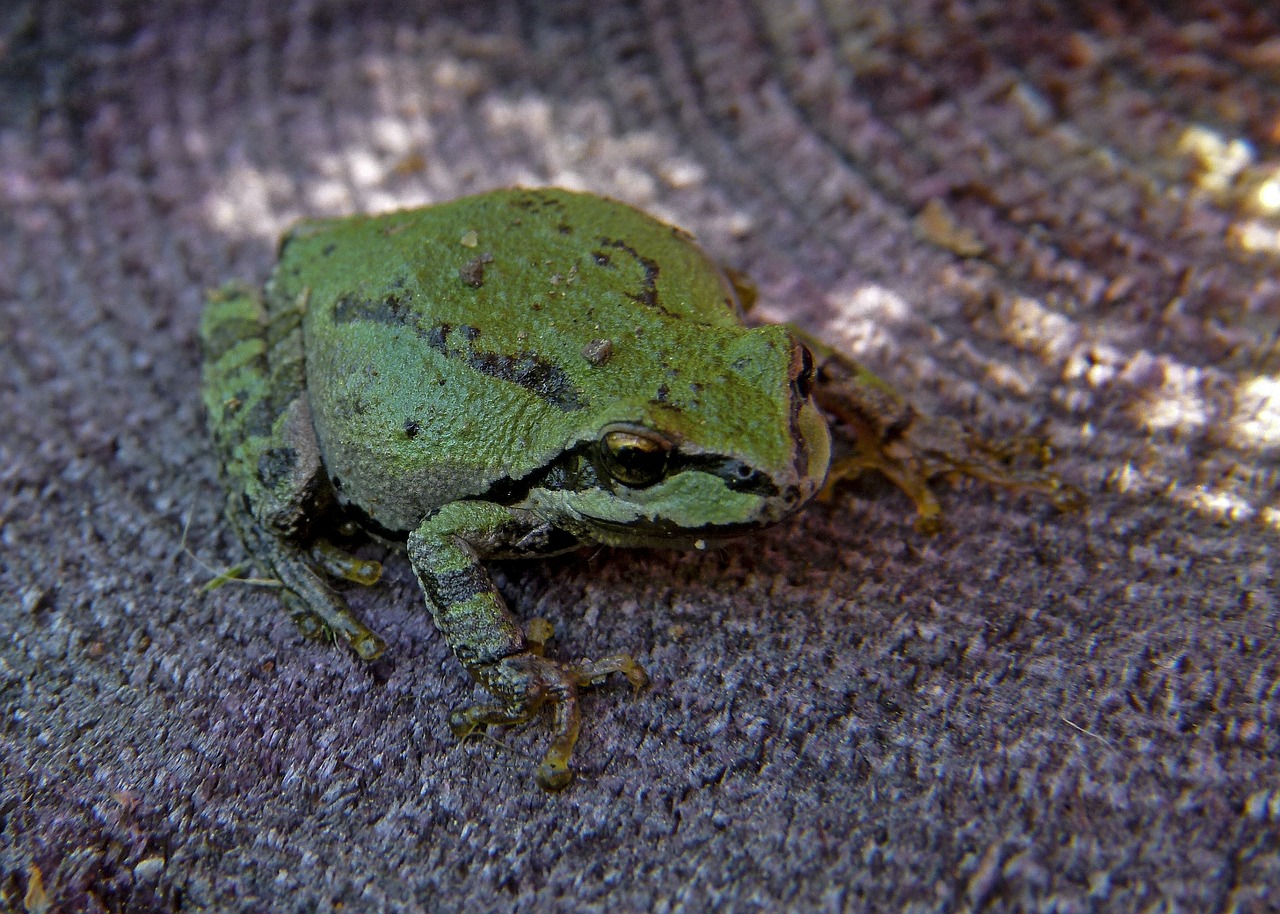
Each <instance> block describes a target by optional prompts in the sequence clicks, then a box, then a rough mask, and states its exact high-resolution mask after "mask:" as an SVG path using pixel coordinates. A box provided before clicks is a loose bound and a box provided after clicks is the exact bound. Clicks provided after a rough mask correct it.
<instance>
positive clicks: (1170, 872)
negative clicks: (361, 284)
mask: <svg viewBox="0 0 1280 914" xmlns="http://www.w3.org/2000/svg"><path fill="white" fill-rule="evenodd" d="M99 6H100V7H101V11H99V12H94V13H88V12H85V11H86V10H88V9H90V8H95V9H96V8H98V7H99ZM410 6H412V5H411V4H396V3H389V2H384V3H369V2H350V3H346V4H344V3H340V2H337V0H335V2H328V3H325V2H306V0H298V2H292V3H276V2H267V0H261V2H259V0H240V2H226V3H216V4H215V3H199V2H194V0H192V2H186V3H173V4H130V3H125V2H122V0H118V2H115V3H110V2H107V3H103V4H83V3H74V2H58V0H48V2H28V3H15V2H13V0H11V2H9V3H6V4H4V5H3V6H2V7H0V347H2V348H0V430H2V431H0V523H3V532H2V534H0V539H2V541H3V547H2V548H3V551H2V552H0V620H2V623H3V631H4V634H5V637H4V639H3V643H0V702H2V703H3V704H2V705H0V710H2V711H3V714H2V715H0V778H2V784H0V899H2V900H0V907H3V908H4V909H6V910H17V911H22V910H24V909H25V910H28V911H39V910H55V911H97V910H111V911H115V910H128V911H151V910H186V911H197V910H215V909H216V910H233V911H329V910H337V909H338V908H339V907H341V908H342V909H344V910H347V911H355V910H360V911H364V910H431V911H434V910H455V909H456V910H464V909H465V910H470V911H484V910H502V909H515V910H522V911H523V910H527V911H533V910H550V909H551V903H552V902H554V903H555V904H556V906H557V907H556V909H557V910H564V911H601V912H604V911H625V910H652V911H704V910H735V911H755V910H760V911H766V910H778V909H780V908H791V909H794V910H823V911H839V910H849V911H859V910H884V911H901V910H909V911H933V910H938V911H955V910H964V909H975V910H976V909H983V910H991V911H1008V910H1015V909H1018V910H1043V911H1049V910H1054V911H1094V910H1099V911H1101V910H1108V911H1240V912H1251V911H1262V910H1276V909H1277V908H1278V907H1280V888H1278V887H1280V848H1278V845H1280V841H1278V840H1277V833H1278V832H1280V763H1278V762H1277V750H1278V748H1280V652H1278V650H1277V605H1276V599H1275V596H1274V593H1273V591H1274V588H1273V578H1274V576H1275V572H1276V558H1275V556H1274V543H1275V540H1276V534H1277V526H1280V500H1278V497H1277V491H1278V485H1277V478H1276V472H1275V459H1276V455H1277V452H1278V450H1280V380H1277V372H1278V371H1280V359H1278V358H1277V357H1276V355H1275V352H1274V346H1273V343H1274V341H1275V338H1276V331H1277V327H1278V326H1280V283H1278V282H1277V278H1276V277H1277V273H1278V271H1280V234H1278V232H1280V218H1278V216H1280V199H1277V198H1280V178H1274V180H1275V181H1276V182H1278V183H1274V184H1268V183H1267V182H1268V180H1269V176H1274V175H1275V174H1276V168H1277V162H1278V159H1280V108H1278V107H1277V104H1276V99H1277V97H1280V11H1276V9H1275V8H1274V7H1273V6H1267V5H1263V4H1256V5H1255V6H1257V8H1258V9H1259V10H1262V12H1253V13H1250V12H1248V9H1249V7H1250V5H1249V4H1246V3H1244V2H1239V0H1237V2H1226V3H1203V4H1197V3H1181V4H1169V5H1167V7H1161V6H1154V5H1150V4H1148V3H1144V2H1143V0H1137V2H1133V3H1128V4H1123V5H1122V7H1123V9H1124V10H1125V12H1105V13H1104V12H1082V11H1081V8H1080V6H1079V4H1075V3H1070V2H1067V0H1057V2H1054V0H1050V2H1033V0H1012V2H1009V0H955V2H950V3H939V2H929V0H899V2H885V3H883V4H879V3H857V4H853V3H843V2H836V0H829V2H823V0H795V2H790V3H789V2H777V3H766V2H764V0H756V2H750V0H740V2H730V0H726V2H723V3H718V4H713V3H696V4H695V3H679V2H675V0H648V2H642V3H635V4H623V3H610V2H605V0H596V2H582V3H579V2H575V0H563V2H555V3H533V2H529V3H525V4H521V3H518V2H510V3H467V4H457V5H450V6H448V7H445V6H437V5H434V4H421V5H418V6H417V8H416V9H408V8H409V7H410ZM152 7H154V9H152ZM1110 7H1111V5H1110V4H1098V8H1099V10H1102V9H1110ZM1200 7H1202V8H1203V9H1202V10H1201V12H1202V13H1203V15H1197V12H1196V10H1197V9H1198V8H1200ZM850 9H856V10H858V12H850ZM157 10H163V11H157ZM513 183H559V184H565V185H569V186H574V187H585V188H590V189H592V190H596V191H599V192H603V193H608V194H611V195H614V196H617V197H621V198H624V199H626V200H629V201H632V202H635V203H637V204H640V205H642V206H644V207H646V208H649V209H651V210H653V211H655V212H657V213H658V214H660V215H663V216H665V217H667V218H669V219H672V220H674V221H677V222H679V223H680V224H682V225H684V226H686V227H688V228H690V229H691V230H693V231H695V232H697V233H698V235H699V236H700V238H701V239H702V240H703V242H704V243H705V244H706V246H707V247H708V248H709V249H711V250H712V251H713V252H715V253H716V255H717V256H719V257H721V258H722V259H724V260H725V261H727V262H729V263H732V264H734V265H737V266H740V267H743V268H745V269H748V270H750V271H751V272H752V273H753V274H754V275H755V276H756V277H757V279H758V280H759V282H760V285H761V287H762V291H763V297H764V303H765V305H766V310H767V313H768V314H770V315H771V316H774V317H786V318H790V319H795V320H799V321H800V322H802V323H805V324H807V325H808V326H809V327H811V328H813V329H815V330H819V331H821V332H823V333H825V334H826V335H828V336H830V337H832V338H834V339H837V340H841V341H843V342H844V344H845V345H846V346H848V347H849V348H851V349H852V350H853V351H855V352H856V353H857V354H858V355H859V356H860V357H862V358H863V359H865V360H866V361H867V362H868V363H870V364H871V365H873V366H875V367H876V368H877V369H879V370H880V371H881V372H882V373H884V374H885V375H886V376H887V377H889V378H891V379H892V380H893V381H894V382H895V383H896V384H897V385H898V386H899V387H900V388H901V389H903V390H904V391H906V392H908V393H909V394H910V395H911V396H913V397H914V398H915V399H917V400H918V401H920V402H922V403H924V404H927V405H928V406H929V407H930V408H932V409H935V410H940V411H945V412H948V413H951V414H955V415H959V416H964V417H969V418H972V419H973V421H975V422H976V423H977V424H978V425H979V426H980V427H982V428H984V429H985V430H986V431H988V432H995V433H999V432H1010V431H1014V430H1018V429H1038V430H1039V431H1041V432H1044V433H1047V434H1050V435H1051V436H1052V437H1053V438H1054V439H1055V440H1056V442H1057V443H1058V445H1059V448H1060V457H1061V459H1060V466H1061V469H1062V472H1063V473H1064V475H1066V476H1068V477H1069V478H1071V479H1073V480H1074V481H1076V482H1077V483H1078V484H1080V485H1081V486H1082V487H1083V488H1085V489H1086V490H1087V491H1088V492H1089V493H1090V497H1091V504H1090V507H1089V509H1088V510H1087V512H1085V513H1083V514H1081V515H1077V516H1058V515H1056V514H1055V513H1054V512H1053V511H1052V510H1051V509H1050V508H1049V507H1048V506H1047V505H1045V504H1043V503H1041V502H1037V501H1035V500H1032V499H1024V498H1020V497H1016V496H1009V495H1003V494H998V493H997V494H993V493H991V492H989V491H987V490H984V489H981V488H979V487H974V486H961V487H959V488H957V489H953V490H950V491H949V492H947V494H946V503H947V505H948V507H949V509H950V518H951V521H952V526H951V529H950V530H949V531H948V532H946V533H944V534H942V535H940V536H937V537H934V538H927V537H923V536H921V535H919V534H917V533H915V532H913V530H912V529H911V526H910V523H909V518H908V515H907V509H906V505H905V502H904V500H903V499H902V498H901V497H900V496H898V495H897V494H895V493H893V492H890V491H887V490H882V489H876V488H874V487H873V488H866V487H864V488H861V489H858V490H855V491H854V492H851V493H850V494H849V496H848V499H847V501H846V502H845V503H843V504H838V505H830V506H816V507H814V508H812V509H811V510H809V511H808V512H806V514H805V515H804V516H802V517H801V518H800V519H798V520H796V521H795V522H793V523H789V524H787V525H785V526H783V527H781V528H779V529H777V530H774V531H771V532H769V533H767V534H765V535H762V536H759V537H756V538H755V539H753V540H750V541H746V542H743V543H741V544H737V545H734V546H731V547H729V548H726V549H723V550H717V551H712V552H708V553H705V554H692V555H681V554H664V553H646V552H638V553H624V552H608V551H604V552H600V553H598V554H589V555H579V556H570V557H566V558H563V559H558V560H555V561H549V562H542V563H530V564H526V565H513V566H508V567H507V568H505V569H503V570H502V572H501V584H502V587H503V590H504V592H505V593H506V595H507V596H508V598H509V599H510V600H511V601H512V602H513V603H514V604H517V605H518V606H519V607H520V610H521V612H522V614H524V615H526V616H528V615H534V614H538V615H543V616H546V617H548V618H550V619H551V620H553V621H554V622H555V623H556V625H557V630H558V632H559V635H560V646H559V649H560V650H561V651H562V652H563V653H564V654H566V655H590V654H599V653H603V652H605V651H608V650H612V649H625V650H629V651H633V652H635V653H636V655H637V656H639V657H640V658H641V659H642V660H643V661H644V662H645V663H646V664H647V665H648V667H649V669H650V671H651V672H652V673H653V675H654V678H655V680H656V688H654V689H653V690H652V691H650V692H649V693H647V694H644V695H642V696H640V697H638V698H632V697H631V696H629V695H628V694H626V692H625V690H624V689H623V688H620V687H612V688H608V689H605V690H602V691H600V692H598V693H595V694H593V695H592V696H591V697H590V698H589V699H588V700H587V713H588V716H589V727H588V730H587V732H586V735H585V737H584V739H583V742H582V745H581V749H580V752H579V755H578V765H579V768H580V772H581V777H580V779H579V781H578V783H577V784H576V786H575V787H574V788H573V789H572V790H570V791H569V792H567V793H566V794H564V795H561V796H556V797H548V796H545V795H543V794H541V793H540V792H539V791H537V790H536V788H534V787H533V785H532V783H531V781H530V777H529V775H530V770H531V765H532V762H533V759H534V758H536V755H537V753H538V752H539V751H540V748H541V746H542V738H543V737H544V736H545V729H539V728H536V727H535V728H531V729H527V730H525V731H520V732H517V733H509V734H502V735H501V736H500V737H499V739H501V742H497V741H487V742H486V741H480V742H474V743H468V744H466V745H462V746H459V745H457V744H455V743H454V741H453V740H452V739H451V738H450V737H449V735H448V732H447V729H446V727H445V725H444V715H445V711H446V709H448V708H450V707H452V706H454V705H457V704H461V703H465V702H467V701H469V700H471V699H473V698H475V697H476V695H475V692H474V689H473V687H472V686H471V685H470V684H469V682H468V681H467V680H466V678H465V676H464V675H463V674H462V673H461V671H460V670H459V669H458V667H457V666H456V665H455V664H454V662H453V661H452V659H451V658H450V656H449V654H448V651H447V650H446V649H445V647H444V646H443V644H442V643H441V642H440V640H439V639H438V638H437V637H435V636H434V634H433V633H432V631H431V629H430V625H429V621H428V619H427V618H426V614H425V613H424V612H423V611H422V608H421V601H420V597H419V596H418V595H417V594H416V592H415V586H414V584H413V581H412V575H411V574H410V572H409V571H408V568H407V566H406V565H405V564H404V563H403V561H401V560H392V561H391V563H390V565H389V568H388V582H387V584H386V586H384V587H381V588H380V589H378V590H377V591H373V592H364V593H360V594H357V595H356V596H355V597H354V598H353V599H354V601H355V602H356V604H357V606H358V607H359V608H360V609H361V610H362V612H363V613H364V614H365V617H366V618H367V619H369V620H371V621H372V622H373V623H374V624H375V626H376V627H377V628H378V629H379V630H380V631H381V632H382V633H383V634H384V635H386V636H387V638H388V640H389V642H390V645H391V646H390V650H389V652H388V659H387V660H386V661H385V662H382V663H380V664H378V665H376V666H374V667H372V668H370V667H365V666H362V665H361V664H360V663H358V662H357V661H356V660H354V659H353V658H352V657H351V656H350V655H348V654H347V653H344V652H343V651H341V650H338V649H327V648H325V647H322V646H317V645H314V644H311V643H308V642H304V641H302V640H301V638H300V637H299V635H298V634H297V632H296V631H295V630H294V629H293V628H292V627H291V625H290V624H289V623H288V621H287V620H286V619H285V618H284V616H283V614H281V613H280V612H279V611H278V610H277V609H276V608H275V601H274V598H273V597H272V596H271V595H270V594H269V593H267V592H265V591H261V590H253V589H249V588H236V587H226V588H223V589H222V590H219V591H216V592H214V593H212V594H202V593H201V592H200V589H199V588H200V586H201V584H203V583H204V582H205V581H206V580H208V578H209V576H210V575H209V572H207V571H206V570H204V568H202V567H201V566H200V565H199V564H198V563H197V562H196V561H193V560H192V559H191V558H190V557H188V556H187V555H185V554H183V552H182V536H183V529H184V525H185V524H186V523H187V521H188V519H189V520H190V531H189V535H188V540H187V542H188V545H189V547H190V549H191V551H192V552H193V553H194V554H195V555H196V556H198V557H199V560H200V561H201V562H203V563H206V564H207V565H209V566H214V567H222V566H225V565H227V564H229V563H233V562H235V561H238V560H239V558H240V557H241V553H240V551H239V547H238V546H237V545H236V544H235V543H234V541H233V539H232V537H231V536H230V535H229V534H228V531H227V528H226V525H225V524H224V523H223V522H222V521H221V520H220V518H219V516H218V506H219V503H220V497H221V496H220V493H219V490H218V486H217V484H216V481H215V472H214V464H213V461H212V459H211V457H210V454H209V450H208V447H207V445H206V443H205V439H204V433H203V429H202V415H201V410H200V407H199V405H198V397H197V391H196V387H195V382H196V377H197V371H198V358H197V350H196V344H195V341H194V328H195V326H196V322H197V318H198V313H199V309H200V303H201V294H202V290H203V289H204V288H206V287H208V286H212V285H215V284H218V283H220V282H222V281H225V280H226V279H229V278H240V279H244V280H249V281H254V282H256V281H260V280H261V279H262V278H263V277H264V276H265V274H266V272H267V270H268V269H269V267H270V264H271V260H272V256H273V240H274V239H275V238H276V237H277V235H278V233H279V232H280V231H281V229H282V228H283V227H284V226H285V225H287V224H288V223H289V222H290V221H291V220H292V219H294V218H295V217H298V216H301V215H304V214H329V213H347V212H353V211H357V210H377V209H384V208H388V207H392V206H398V205H407V204H413V203H420V202H427V201H433V200H442V199H447V198H450V197H453V196H456V195H459V194H461V193H464V192H469V191H474V190H480V189H484V188H489V187H494V186H500V185H508V184H513ZM1268 188H1271V189H1268ZM931 201H933V202H931ZM37 872H38V873H39V876H40V878H37V877H36V874H37ZM41 883H42V887H41Z"/></svg>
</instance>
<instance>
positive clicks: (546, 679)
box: [449, 651, 649, 791]
mask: <svg viewBox="0 0 1280 914" xmlns="http://www.w3.org/2000/svg"><path fill="white" fill-rule="evenodd" d="M471 672H472V673H473V674H474V675H475V677H476V678H477V679H478V680H480V683H481V684H482V685H483V686H484V687H485V688H486V689H488V690H489V691H490V692H492V693H493V694H494V695H495V696H497V697H498V698H499V699H501V703H500V704H495V705H477V706H475V707H470V708H464V709H461V710H457V711H454V712H453V713H452V714H450V715H449V729H451V730H452V731H453V733H454V735H455V736H457V737H458V738H459V739H464V738H466V737H467V736H470V735H471V734H472V733H475V732H476V731H478V730H481V729H483V728H484V727H486V726H488V725H490V724H495V725H499V726H505V725H510V724H521V723H524V722H525V721H527V720H529V719H530V718H532V717H533V716H534V715H535V714H537V713H538V711H540V710H541V709H542V708H543V706H545V705H548V704H549V705H551V708H552V716H553V724H552V727H553V734H552V738H551V746H550V748H548V749H547V753H546V755H545V756H543V759H542V763H541V764H539V765H538V770H537V772H536V774H535V776H534V777H535V780H536V781H537V782H538V786H539V787H541V788H543V789H544V790H552V791H554V790H563V789H564V788H565V787H567V786H568V785H569V782H570V781H572V780H573V771H572V770H571V769H570V768H569V759H570V757H571V756H572V755H573V747H574V745H575V744H576V743H577V742H578V731H579V728H580V726H581V714H580V712H579V710H578V690H579V689H582V688H586V687H588V686H593V685H597V684H599V683H600V682H602V681H603V680H604V679H605V677H607V676H608V675H609V674H610V673H621V674H622V675H624V676H626V677H627V679H628V681H630V683H631V685H632V687H633V688H635V689H636V691H639V690H640V689H643V688H644V687H645V686H646V685H648V683H649V676H648V674H647V673H646V672H645V670H644V667H642V666H641V665H640V664H639V663H637V662H636V661H635V660H633V659H632V658H631V657H629V656H627V655H625V654H615V655H613V656H611V657H605V658H602V659H600V660H594V661H593V660H584V661H581V662H579V663H574V664H568V663H559V662H557V661H555V660H549V659H547V658H546V657H541V656H538V655H537V654H535V653H533V652H531V651H524V652H521V653H519V654H515V655H513V656H510V657H506V658H504V659H502V660H498V661H496V662H494V663H491V664H487V665H485V666H481V667H476V668H473V669H472V670H471Z"/></svg>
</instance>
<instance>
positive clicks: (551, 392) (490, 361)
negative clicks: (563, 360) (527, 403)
mask: <svg viewBox="0 0 1280 914" xmlns="http://www.w3.org/2000/svg"><path fill="white" fill-rule="evenodd" d="M467 365H469V366H470V367H472V368H474V369H475V370H476V371H478V372H480V373H481V374H485V375H488V376H489V377H491V378H497V379H498V380H500V381H510V382H511V383H513V384H519V385H520V386H521V387H523V388H524V389H525V390H527V391H529V392H530V393H533V394H536V395H537V396H538V397H540V398H542V399H543V400H546V401H547V402H548V403H550V404H551V405H552V406H556V407H559V408H560V409H563V410H565V411H566V412H567V411H570V410H575V409H581V408H582V405H583V404H582V401H581V399H580V398H579V397H578V390H577V388H576V387H574V386H573V381H572V380H571V379H570V378H569V375H568V374H567V373H566V372H565V370H564V369H563V368H561V367H560V366H559V365H555V364H553V363H552V362H550V361H548V360H547V359H545V358H543V357H542V356H540V355H537V354H535V353H532V352H518V353H516V354H515V355H503V354H502V353H498V352H473V353H471V355H470V356H469V357H468V358H467Z"/></svg>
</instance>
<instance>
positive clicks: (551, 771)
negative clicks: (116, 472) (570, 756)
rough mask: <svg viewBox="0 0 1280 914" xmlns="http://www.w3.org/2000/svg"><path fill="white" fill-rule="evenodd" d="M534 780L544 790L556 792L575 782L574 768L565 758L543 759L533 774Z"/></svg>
mask: <svg viewBox="0 0 1280 914" xmlns="http://www.w3.org/2000/svg"><path fill="white" fill-rule="evenodd" d="M533 779H534V781H536V782H537V784H538V786H539V787H541V788H542V789H543V790H546V791H549V792H551V793H555V792H556V791H558V790H564V789H565V788H566V787H568V786H569V785H570V784H571V783H572V782H573V769H571V768H570V767H569V762H568V761H567V760H564V759H543V760H542V762H541V763H540V764H539V765H538V769H537V771H535V772H534V774H533Z"/></svg>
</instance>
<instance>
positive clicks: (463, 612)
mask: <svg viewBox="0 0 1280 914" xmlns="http://www.w3.org/2000/svg"><path fill="white" fill-rule="evenodd" d="M536 527H537V521H536V520H535V519H533V518H532V517H530V516H529V515H528V514H527V513H525V512H520V511H514V510H512V509H510V508H506V507H503V506H501V505H495V504H491V503H487V502H456V503H454V504H452V505H446V506H445V507H444V508H442V509H441V510H440V511H439V512H438V513H437V514H435V515H434V516H433V517H431V518H430V519H429V520H427V521H426V522H424V523H423V524H422V526H421V527H419V528H418V529H417V530H415V531H414V532H413V533H412V534H410V536H409V544H408V546H409V561H410V562H411V563H412V564H413V570H414V572H415V573H416V574H417V575H418V580H419V581H420V582H421V583H422V589H423V590H424V591H425V592H426V595H427V605H428V608H429V609H430V610H431V615H432V617H433V618H434V619H435V623H436V627H437V628H438V629H439V630H440V632H441V634H443V635H444V638H445V641H446V642H448V644H449V647H450V648H452V649H453V653H454V656H456V657H457V658H458V660H459V661H461V663H462V665H463V666H464V667H466V669H467V671H468V672H469V673H471V675H472V676H473V677H475V679H476V680H477V681H478V682H479V683H480V684H481V685H482V686H484V687H485V688H486V689H487V690H488V691H489V692H490V694H492V695H493V696H494V697H495V698H496V699H498V702H497V703H496V704H492V705H482V706H478V707H472V708H466V709H463V710H460V711H455V712H454V713H453V714H452V715H450V718H449V726H450V728H451V729H452V730H453V732H454V734H455V735H457V736H458V737H460V738H461V737H465V736H467V735H469V734H470V733H472V732H474V731H476V730H478V729H481V728H483V727H485V726H487V725H489V724H498V725H504V724H518V723H523V722H525V721H527V720H529V719H530V718H531V717H533V716H534V715H535V714H537V713H538V711H539V710H541V709H542V707H543V706H544V705H550V706H551V708H552V715H553V733H552V740H551V746H550V747H549V748H548V749H547V753H546V755H545V756H544V757H543V760H542V763H541V764H540V765H539V766H538V770H537V772H536V780H537V782H538V785H539V786H540V787H542V788H544V789H546V790H560V789H562V788H563V787H565V786H567V785H568V784H569V782H570V781H571V780H572V779H573V772H572V771H571V770H570V768H569V759H570V757H571V756H572V755H573V747H574V744H575V743H577V741H578V730H579V726H580V723H581V718H580V715H579V711H578V689H579V688H583V687H585V686H588V685H592V684H594V683H596V682H597V681H599V680H602V679H603V678H604V677H606V676H608V675H609V674H610V673H622V674H623V675H624V676H626V677H627V679H628V680H630V682H631V684H632V685H633V686H635V687H636V688H637V689H640V688H643V687H644V685H645V684H647V683H648V681H649V677H648V675H647V674H646V673H645V671H644V668H643V667H641V666H640V664H638V663H636V662H635V660H633V659H632V658H631V657H629V656H627V655H624V654H618V655H614V656H612V657H608V658H606V659H603V660H598V661H583V662H581V663H578V664H566V663H560V662H558V661H555V660H550V659H548V658H546V657H542V656H540V649H541V646H540V645H536V646H535V647H534V648H531V647H530V645H529V643H528V642H527V641H526V640H525V636H524V634H523V632H521V630H520V626H519V625H518V624H517V623H516V620H515V618H514V617H513V616H512V615H511V612H510V610H508V609H507V605H506V602H505V601H504V600H503V599H502V595H501V594H500V593H498V590H497V588H496V587H495V586H494V584H493V580H492V579H491V578H490V577H489V573H488V572H487V571H486V570H485V568H484V566H483V565H482V564H481V561H480V558H481V553H482V552H483V554H485V555H492V554H502V553H503V552H507V551H510V550H511V548H512V547H516V546H517V544H519V543H520V542H522V541H523V540H524V539H525V538H526V537H527V536H529V535H530V534H531V533H533V532H534V531H535V529H536ZM477 547H479V548H477Z"/></svg>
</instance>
